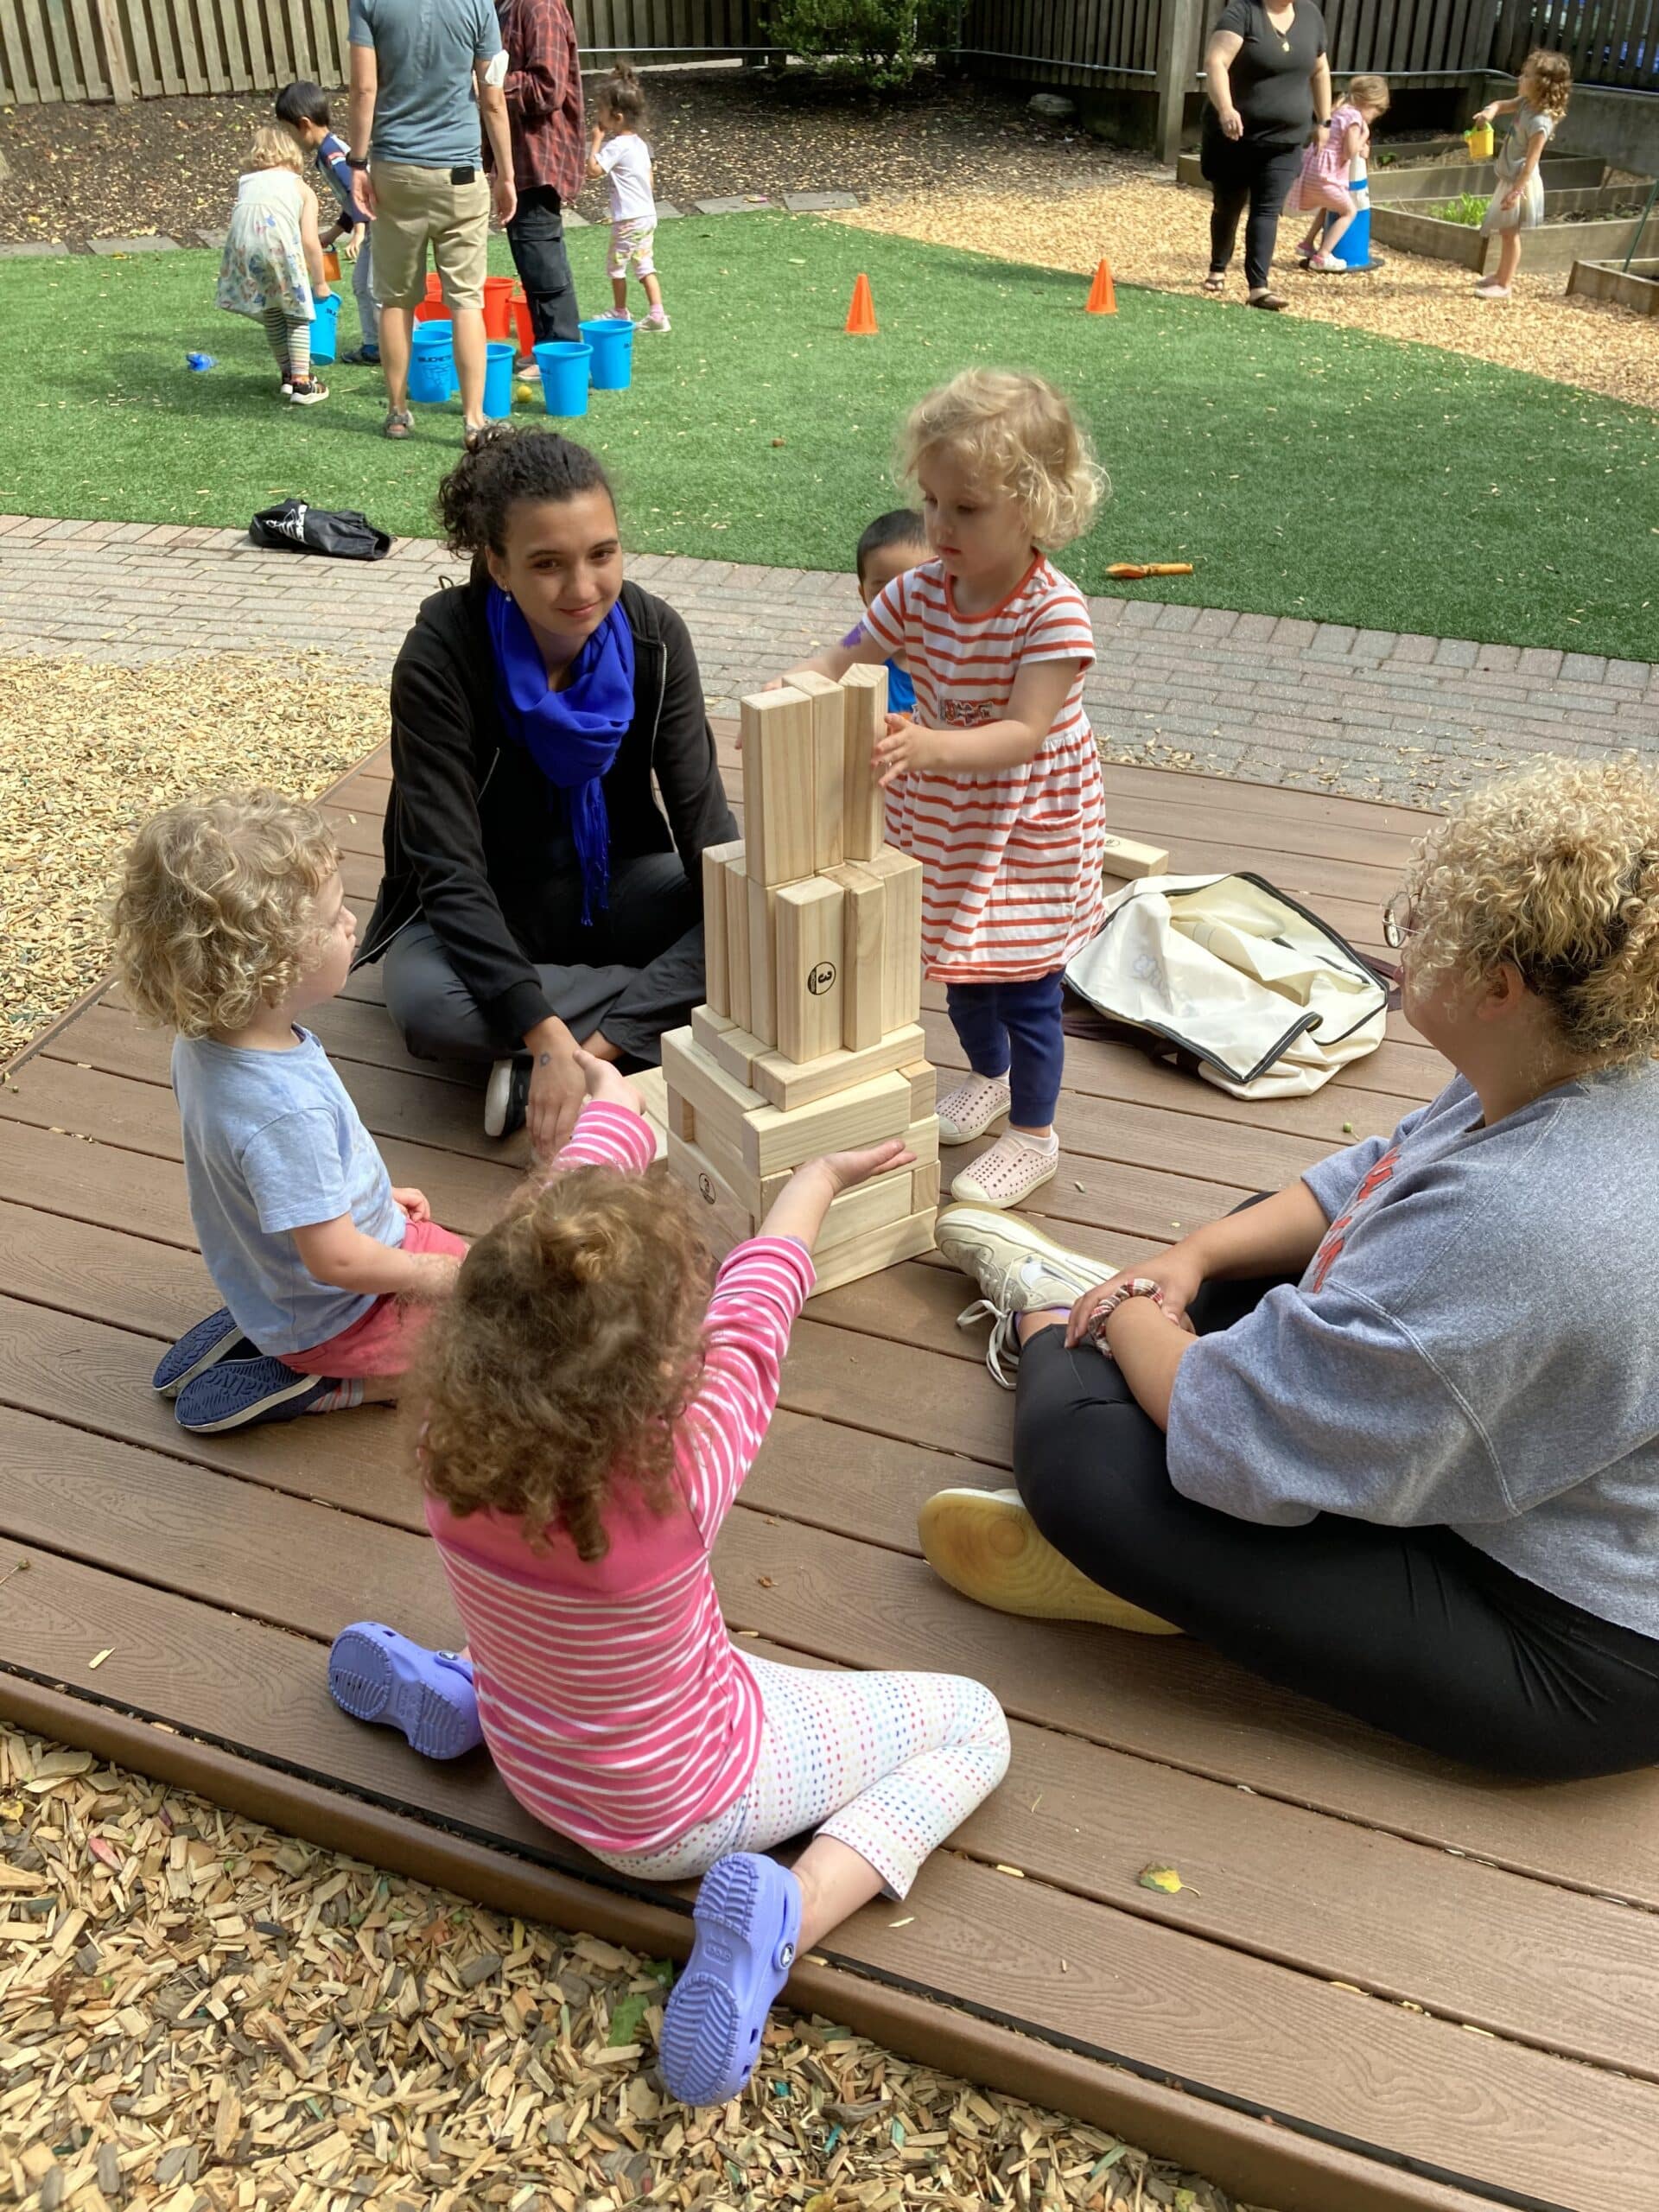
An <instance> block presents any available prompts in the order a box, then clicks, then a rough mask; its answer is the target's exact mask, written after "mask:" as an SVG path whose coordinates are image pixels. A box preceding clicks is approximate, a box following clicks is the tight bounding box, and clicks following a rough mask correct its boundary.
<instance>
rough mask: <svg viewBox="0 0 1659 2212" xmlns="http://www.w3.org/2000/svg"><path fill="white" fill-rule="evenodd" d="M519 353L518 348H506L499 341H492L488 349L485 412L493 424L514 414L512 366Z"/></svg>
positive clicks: (485, 377) (485, 372)
mask: <svg viewBox="0 0 1659 2212" xmlns="http://www.w3.org/2000/svg"><path fill="white" fill-rule="evenodd" d="M517 356H518V347H517V346H504V345H503V344H501V342H500V341H499V340H497V339H492V340H490V343H489V346H488V347H487V348H486V356H485V359H486V365H485V370H484V412H485V414H486V416H487V417H488V418H489V420H490V421H491V422H493V423H498V422H499V421H500V420H501V419H502V417H503V416H507V415H511V414H512V365H513V362H514V360H515V359H516V358H517Z"/></svg>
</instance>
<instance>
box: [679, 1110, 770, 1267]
mask: <svg viewBox="0 0 1659 2212" xmlns="http://www.w3.org/2000/svg"><path fill="white" fill-rule="evenodd" d="M668 1164H669V1166H670V1168H671V1171H672V1172H673V1173H674V1175H675V1176H676V1177H677V1179H678V1180H679V1181H680V1182H682V1183H683V1184H684V1185H685V1186H686V1188H687V1190H689V1191H690V1192H692V1193H693V1195H694V1196H695V1197H696V1198H698V1199H700V1200H701V1202H702V1203H701V1204H700V1205H699V1206H698V1209H697V1215H698V1219H699V1221H700V1223H701V1224H702V1233H703V1235H704V1236H706V1237H707V1238H708V1239H709V1243H710V1244H711V1245H712V1246H713V1247H714V1249H715V1251H716V1252H717V1253H719V1254H721V1255H724V1254H726V1253H727V1252H729V1251H730V1249H731V1248H732V1246H733V1245H734V1244H741V1243H742V1242H743V1240H744V1238H745V1237H746V1236H753V1234H754V1217H753V1215H752V1214H751V1213H750V1211H749V1210H748V1208H747V1206H745V1205H743V1204H742V1202H741V1199H740V1198H738V1196H737V1193H736V1192H734V1190H733V1189H732V1187H731V1185H730V1184H729V1183H728V1181H727V1180H726V1179H725V1177H724V1176H723V1175H722V1174H721V1172H720V1170H719V1168H718V1167H717V1166H715V1163H714V1161H713V1160H710V1159H709V1155H708V1154H707V1153H705V1152H704V1151H703V1150H702V1147H700V1146H698V1145H695V1144H687V1143H685V1142H683V1141H682V1140H681V1139H680V1138H679V1137H677V1136H676V1135H674V1133H673V1132H672V1130H671V1131H670V1132H669V1138H668Z"/></svg>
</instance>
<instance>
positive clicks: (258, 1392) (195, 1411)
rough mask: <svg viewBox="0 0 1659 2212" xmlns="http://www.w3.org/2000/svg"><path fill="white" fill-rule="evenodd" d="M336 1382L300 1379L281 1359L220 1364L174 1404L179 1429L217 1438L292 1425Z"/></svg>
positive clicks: (183, 1391) (188, 1387) (335, 1386)
mask: <svg viewBox="0 0 1659 2212" xmlns="http://www.w3.org/2000/svg"><path fill="white" fill-rule="evenodd" d="M339 1388H340V1385H339V1384H338V1383H334V1382H331V1381H330V1380H329V1378H328V1377H327V1376H326V1375H302V1374H301V1373H300V1370H299V1369H298V1368H297V1367H290V1366H289V1364H288V1362H287V1361H286V1360H283V1359H275V1358H272V1357H270V1356H266V1357H263V1358H258V1359H221V1360H220V1361H219V1362H218V1363H217V1364H216V1365H215V1366H213V1367H209V1368H207V1370H204V1372H203V1373H201V1374H200V1375H198V1376H197V1377H196V1378H195V1380H194V1383H186V1384H185V1386H184V1388H183V1389H181V1391H180V1392H179V1395H178V1396H177V1398H176V1399H175V1402H174V1408H173V1409H174V1412H175V1414H177V1416H178V1422H179V1427H181V1428H188V1429H194V1431H195V1433H197V1435H199V1436H216V1435H218V1434H219V1433H221V1432H222V1431H223V1430H225V1429H227V1428H251V1427H253V1426H254V1424H255V1422H256V1421H292V1420H293V1418H294V1416H295V1414H302V1413H303V1412H304V1411H305V1409H306V1408H307V1407H308V1406H310V1405H315V1403H316V1402H317V1400H318V1399H319V1398H321V1396H322V1395H324V1394H325V1392H327V1391H329V1390H337V1389H339Z"/></svg>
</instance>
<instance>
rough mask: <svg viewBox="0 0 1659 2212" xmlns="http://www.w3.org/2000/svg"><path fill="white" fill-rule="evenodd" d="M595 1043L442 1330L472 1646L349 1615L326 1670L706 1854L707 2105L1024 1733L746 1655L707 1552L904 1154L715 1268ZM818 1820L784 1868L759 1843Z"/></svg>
mask: <svg viewBox="0 0 1659 2212" xmlns="http://www.w3.org/2000/svg"><path fill="white" fill-rule="evenodd" d="M577 1057H578V1058H579V1060H580V1061H581V1064H582V1073H583V1077H584V1079H585V1081H586V1083H587V1085H588V1103H586V1105H584V1107H583V1108H582V1113H581V1115H580V1116H579V1117H578V1119H577V1122H576V1127H575V1135H573V1136H572V1138H571V1140H570V1141H569V1144H567V1145H566V1146H565V1147H564V1149H563V1152H562V1153H561V1154H559V1155H558V1157H557V1158H556V1160H555V1161H554V1162H553V1165H552V1167H551V1168H550V1170H549V1171H548V1173H547V1174H546V1176H545V1177H544V1178H543V1179H537V1180H534V1181H532V1182H531V1184H530V1185H528V1186H527V1188H526V1191H525V1192H524V1196H523V1198H522V1199H521V1202H520V1203H519V1204H518V1205H517V1206H516V1207H514V1208H513V1209H512V1211H510V1212H509V1213H508V1215H507V1216H506V1217H505V1220H503V1221H502V1222H501V1223H499V1224H498V1226H497V1227H496V1228H494V1229H493V1230H490V1231H489V1233H488V1234H487V1235H486V1236H482V1237H480V1239H479V1241H478V1242H477V1243H476V1244H474V1247H473V1249H472V1252H471V1254H470V1255H469V1256H468V1258H467V1262H466V1263H465V1264H464V1265H463V1267H462V1268H461V1274H460V1277H459V1279H458V1281H457V1283H456V1287H455V1291H454V1299H453V1300H452V1302H451V1304H450V1306H448V1308H446V1309H445V1310H443V1311H442V1312H441V1313H439V1315H438V1316H437V1318H436V1320H435V1323H434V1325H433V1327H432V1329H431V1331H430V1332H429V1337H428V1339H427V1344H426V1363H425V1366H424V1370H423V1374H422V1376H421V1377H420V1381H421V1384H422V1394H421V1402H422V1405H423V1410H424V1415H425V1420H424V1426H423V1429H422V1432H421V1446H420V1458H421V1464H422V1467H423V1472H424V1475H425V1480H426V1488H427V1524H428V1526H429V1529H431V1532H432V1535H433V1536H434V1538H435V1541H436V1543H437V1547H438V1553H439V1557H440V1558H441V1560H442V1563H443V1568H444V1572H445V1573H446V1575H447V1576H448V1580H449V1587H450V1591H451V1593H452V1595H453V1597H454V1602H455V1609H456V1611H458V1612H459V1614H460V1616H461V1620H462V1621H463V1622H464V1623H465V1624H466V1629H467V1651H466V1652H465V1653H460V1654H457V1653H448V1652H434V1651H427V1650H424V1649H423V1648H422V1647H421V1646H419V1645H417V1644H414V1643H410V1641H409V1640H408V1639H407V1638H406V1637H402V1636H400V1635H398V1634H397V1632H396V1631H395V1630H391V1629H390V1628H387V1627H385V1626H384V1625H383V1624H380V1623H378V1622H359V1623H357V1624H355V1625H354V1626H353V1627H352V1628H349V1629H347V1630H345V1631H344V1632H343V1633H342V1634H341V1635H340V1637H338V1638H337V1639H336V1640H335V1643H334V1651H333V1654H332V1655H331V1657H330V1661H329V1687H330V1688H331V1689H332V1690H333V1692H334V1696H335V1698H336V1699H337V1700H338V1701H339V1702H340V1704H341V1705H342V1706H344V1707H345V1708H346V1711H347V1712H348V1713H353V1714H354V1715H356V1716H357V1717H358V1718H359V1719H365V1720H388V1721H391V1722H392V1723H393V1724H394V1725H396V1726H399V1727H401V1728H402V1729H403V1731H404V1733H405V1735H407V1736H408V1738H409V1740H410V1743H411V1744H412V1745H414V1746H415V1748H416V1750H417V1751H423V1752H426V1753H428V1754H429V1755H431V1756H435V1757H440V1758H445V1757H452V1756H454V1754H456V1753H458V1752H460V1751H467V1750H469V1749H471V1748H472V1747H473V1746H474V1745H475V1744H477V1743H478V1742H479V1741H480V1738H481V1740H482V1741H484V1742H485V1743H486V1744H487V1745H488V1746H489V1749H490V1751H491V1754H492V1756H493V1758H494V1760H495V1764H496V1765H497V1767H498V1768H499V1770H500V1773H501V1776H502V1779H503V1780H504V1781H505V1783H506V1785H507V1787H508V1789H511V1790H512V1794H513V1796H515V1797H517V1798H518V1802H520V1803H521V1804H522V1805H524V1807H525V1808H526V1809H527V1810H528V1811H529V1812H531V1814H533V1815H535V1817H536V1818H537V1819H538V1820H541V1821H545V1822H546V1823H547V1825H548V1826H549V1827H551V1828H556V1829H557V1830H558V1832H559V1833H560V1834H563V1835H567V1836H570V1837H573V1838H574V1839H575V1840H576V1841H577V1842H578V1843H582V1844H585V1845H586V1846H587V1847H588V1850H589V1851H591V1852H592V1853H594V1855H595V1856H596V1857H597V1858H599V1859H602V1860H603V1861H604V1862H605V1863H606V1864H607V1866H612V1867H614V1868H616V1869H617V1870H618V1871H619V1872H621V1873H623V1874H626V1875H627V1876H629V1877H630V1878H634V1879H643V1880H646V1881H657V1882H677V1881H683V1880H685V1879H687V1878H690V1877H691V1876H693V1875H702V1877H703V1880H702V1887H701V1890H700V1891H699V1893H698V1897H697V1904H696V1944H695V1947H694V1948H693V1950H692V1954H691V1957H690V1961H689V1963H688V1964H687V1967H686V1969H685V1972H684V1974H683V1975H682V1976H681V1978H680V1980H679V1982H678V1984H677V1986H676V1987H675V1989H674V1991H673V1993H672V1994H671V1997H670V1999H669V2002H668V2008H667V2012H666V2015H665V2018H664V2024H663V2036H662V2049H661V2059H662V2067H663V2075H664V2080H665V2081H666V2082H667V2083H668V2085H669V2088H671V2091H672V2092H673V2094H675V2095H676V2096H677V2097H679V2098H681V2099H682V2100H683V2101H685V2102H686V2103H688V2104H719V2103H723V2102H724V2101H726V2100H727V2099H728V2097H732V2096H735V2095H736V2094H737V2093H738V2091H739V2090H740V2089H741V2088H742V2087H743V2085H744V2083H745V2082H747V2080H748V2077H749V2074H750V2071H751V2069H752V2068H753V2064H754V2061H755V2058H756V2056H757V2054H758V2053H759V2050H760V2036H761V2031H762V2030H763V2028H764V2027H765V2024H766V2014H767V2012H768V2010H769V2008H770V2006H771V2005H772V2000H773V1999H774V1998H775V1997H776V1996H777V1995H778V1993H779V1991H780V1990H781V1989H782V1987H783V1986H784V1983H785V1980H786V1979H787V1978H788V1974H789V1969H790V1966H791V1963H792V1961H793V1960H794V1959H795V1957H796V1956H797V1955H798V1953H799V1952H801V1951H803V1950H810V1949H811V1948H813V1946H814V1945H816V1944H817V1943H819V1942H822V1941H823V1937H824V1936H825V1935H826V1934H827V1933H828V1932H829V1929H832V1928H834V1927H835V1926H836V1925H837V1924H838V1923H840V1922H841V1921H842V1920H843V1919H845V1918H846V1917H847V1916H848V1915H849V1913H851V1912H854V1911H855V1910H857V1908H858V1907H859V1906H860V1905H861V1904H865V1903H867V1902H868V1900H869V1899H870V1898H871V1897H875V1896H876V1895H878V1894H879V1893H881V1892H885V1893H886V1894H887V1896H888V1897H903V1896H904V1895H905V1893H906V1891H907V1890H908V1888H909V1887H910V1885H911V1883H912V1881H913V1879H914V1878H915V1875H916V1872H917V1869H918V1866H919V1865H920V1863H921V1861H922V1860H923V1859H925V1857H926V1856H927V1854H928V1853H929V1852H930V1851H931V1850H932V1849H933V1848H934V1847H936V1846H937V1845H938V1844H939V1843H942V1842H943V1841H944V1838H945V1837H946V1836H947V1835H949V1834H950V1831H951V1830H952V1829H953V1828H954V1827H957V1824H958V1823H959V1822H960V1821H963V1820H964V1819H965V1818H966V1817H967V1815H968V1814H969V1813H970V1812H971V1811H972V1810H973V1808H974V1807H975V1806H976V1805H977V1804H979V1803H980V1802H982V1799H984V1798H985V1797H987V1796H988V1795H989V1794H990V1792H991V1791H992V1790H993V1789H995V1787H996V1785H997V1783H999V1782H1000V1781H1001V1778H1002V1776H1003V1773H1004V1771H1005V1770H1006V1769H1007V1762H1008V1732H1007V1722H1006V1721H1005V1720H1004V1719H1003V1717H1002V1712H1001V1707H999V1706H998V1704H997V1702H996V1700H995V1698H994V1697H993V1696H992V1695H991V1694H990V1692H989V1691H988V1690H987V1689H984V1688H982V1687H981V1686H980V1684H979V1683H977V1682H973V1681H968V1680H966V1679H965V1678H964V1677H962V1676H959V1675H921V1674H857V1673H840V1674H838V1673H835V1672H832V1671H820V1670H817V1669H804V1668H796V1667H785V1666H779V1665H778V1664H776V1663H775V1662H772V1661H771V1660H767V1659H763V1658H761V1657H760V1656H758V1655H756V1654H753V1653H750V1652H740V1651H739V1650H738V1649H737V1648H736V1647H735V1645H734V1643H732V1640H731V1638H730V1637H729V1636H728V1633H727V1630H726V1627H725V1624H724V1623H723V1622H722V1620H721V1612H720V1601H719V1599H718V1597H717V1595H716V1592H715V1582H714V1577H713V1574H712V1573H711V1572H710V1569H709V1554H710V1552H711V1550H712V1549H713V1547H714V1543H715V1537H716V1535H718V1533H719V1529H720V1526H721V1522H722V1521H723V1520H724V1519H725V1517H726V1516H727V1514H728V1512H729V1511H730V1510H731V1508H732V1505H733V1503H734V1500H735V1498H736V1497H737V1492H738V1490H739V1488H740V1486H741V1484H742V1481H743V1478H744V1477H745V1475H746V1474H747V1472H748V1470H749V1468H750V1466H751V1465H752V1464H753V1460H754V1457H755V1454H756V1452H758V1451H759V1450H760V1441H761V1439H762V1437H763V1436H764V1435H765V1433H766V1426H767V1423H768V1422H769V1421H770V1420H771V1417H772V1408H773V1407H774V1406H775V1405H776V1403H777V1399H778V1385H779V1374H780V1371H781V1370H782V1367H783V1362H784V1354H785V1351H786V1349H787V1347H788V1344H789V1332H790V1329H791V1325H792V1324H793V1322H794V1320H795V1319H796V1316H797V1315H798V1313H799V1312H800V1310H801V1306H802V1303H803V1301H804V1300H805V1299H806V1297H807V1296H808V1294H810V1291H811V1288H812V1284H813V1273H812V1261H811V1251H812V1245H813V1241H814V1239H815V1238H816V1236H817V1233H818V1231H819V1230H820V1229H821V1228H822V1226H823V1218H824V1214H825V1212H826V1211H827V1209H828V1207H829V1203H830V1201H831V1199H832V1198H835V1197H836V1195H837V1193H838V1192H842V1191H843V1190H848V1189H850V1188H851V1187H852V1186H853V1185H855V1184H857V1183H861V1182H863V1181H864V1180H865V1179H866V1178H867V1177H868V1176H871V1175H878V1174H880V1173H883V1172H884V1171H885V1170H887V1169H888V1168H892V1167H897V1166H902V1165H903V1163H904V1162H905V1161H906V1160H908V1159H909V1158H910V1157H911V1155H910V1154H908V1153H906V1151H905V1150H904V1147H903V1146H902V1144H900V1143H899V1142H897V1141H893V1142H889V1143H887V1144H884V1145H878V1146H875V1147H873V1148H871V1149H870V1150H868V1151H863V1152H847V1153H838V1154H835V1155H834V1156H832V1157H831V1158H829V1159H826V1160H814V1161H812V1162H810V1164H809V1165H807V1166H804V1167H800V1168H798V1169H797V1170H796V1172H795V1173H794V1174H793V1175H792V1176H791V1179H790V1180H789V1182H788V1183H787V1184H786V1185H785V1188H784V1190H783V1191H782V1192H780V1193H779V1198H778V1199H777V1201H776V1203H775V1204H774V1205H773V1206H772V1211H771V1212H770V1213H769V1214H768V1216H767V1217H766V1224H765V1226H764V1227H763V1229H762V1230H761V1233H760V1236H756V1237H753V1238H751V1239H750V1240H749V1241H748V1242H747V1243H742V1244H740V1245H738V1246H737V1247H736V1249H734V1250H733V1251H732V1252H730V1253H729V1254H728V1255H727V1257H726V1259H725V1261H724V1262H723V1263H722V1265H721V1267H720V1268H719V1270H718V1271H717V1272H715V1270H714V1269H713V1268H712V1267H711V1264H710V1262H709V1255H708V1253H707V1250H706V1249H705V1248H704V1246H703V1244H702V1237H701V1231H700V1230H699V1228H698V1225H697V1221H696V1216H695V1214H694V1212H693V1206H694V1204H695V1201H694V1200H693V1199H692V1198H690V1195H689V1194H688V1193H687V1192H686V1191H685V1190H684V1188H683V1186H682V1185H680V1184H679V1183H678V1182H677V1180H676V1179H674V1178H673V1177H672V1176H671V1174H670V1173H669V1172H668V1171H667V1169H666V1168H665V1167H658V1166H653V1165H652V1157H653V1153H654V1149H655V1147H654V1144H653V1141H652V1134H651V1131H650V1129H649V1128H648V1127H647V1125H646V1123H645V1121H644V1120H643V1119H642V1118H641V1116H640V1112H639V1102H638V1099H637V1097H636V1096H635V1094H634V1092H633V1091H632V1089H631V1088H630V1086H629V1085H628V1084H626V1082H625V1081H624V1080H623V1078H622V1077H621V1076H620V1075H619V1074H618V1073H617V1071H616V1070H615V1069H614V1068H613V1067H612V1066H610V1065H608V1064H607V1063H605V1062H602V1061H599V1060H595V1059H593V1058H590V1057H589V1056H588V1054H586V1053H581V1054H578V1056H577ZM808 1827H811V1828H815V1829H816V1830H817V1834H816V1835H815V1836H814V1838H813V1840H812V1841H811V1842H810V1844H809V1845H808V1846H807V1847H806V1849H805V1850H804V1852H803V1853H801V1855H800V1857H799V1858H798V1859H797V1860H796V1861H795V1865H794V1868H793V1871H792V1872H791V1871H786V1870H785V1868H784V1867H782V1866H779V1865H778V1864H777V1862H776V1861H775V1860H773V1859H770V1858H767V1857H766V1856H765V1855H764V1854H765V1853H766V1852H767V1850H768V1849H769V1848H770V1847H771V1846H772V1845H773V1844H776V1843H781V1842H783V1841H785V1840H787V1839H788V1838H790V1837H791V1836H795V1835H798V1834H801V1832H802V1831H803V1830H804V1829H805V1828H808Z"/></svg>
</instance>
